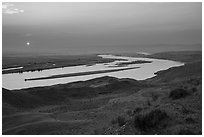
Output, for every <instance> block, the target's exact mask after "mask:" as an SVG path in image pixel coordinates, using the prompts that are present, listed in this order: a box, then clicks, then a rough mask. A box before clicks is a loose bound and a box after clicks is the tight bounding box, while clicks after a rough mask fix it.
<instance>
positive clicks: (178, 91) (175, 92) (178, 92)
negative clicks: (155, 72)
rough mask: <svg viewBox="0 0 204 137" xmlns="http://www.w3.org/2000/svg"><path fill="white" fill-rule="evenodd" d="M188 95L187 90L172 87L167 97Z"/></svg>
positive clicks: (173, 97) (174, 97)
mask: <svg viewBox="0 0 204 137" xmlns="http://www.w3.org/2000/svg"><path fill="white" fill-rule="evenodd" d="M187 95H189V93H188V91H187V90H185V89H182V88H177V89H174V90H172V91H171V92H170V94H169V97H170V98H172V99H180V98H183V97H186V96H187Z"/></svg>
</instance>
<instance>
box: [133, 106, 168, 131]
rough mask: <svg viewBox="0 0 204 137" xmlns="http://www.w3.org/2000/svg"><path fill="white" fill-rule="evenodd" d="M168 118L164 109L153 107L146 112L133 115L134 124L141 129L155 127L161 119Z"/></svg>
mask: <svg viewBox="0 0 204 137" xmlns="http://www.w3.org/2000/svg"><path fill="white" fill-rule="evenodd" d="M167 118H168V115H167V113H166V112H165V111H162V110H160V109H155V110H152V111H150V112H149V113H146V114H141V113H140V114H138V115H135V118H134V125H135V128H139V129H140V130H142V131H146V130H148V129H150V128H155V127H157V126H158V125H159V124H160V122H161V121H163V120H165V119H167Z"/></svg>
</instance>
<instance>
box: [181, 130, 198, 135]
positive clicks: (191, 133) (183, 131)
mask: <svg viewBox="0 0 204 137" xmlns="http://www.w3.org/2000/svg"><path fill="white" fill-rule="evenodd" d="M178 134H179V135H195V133H193V132H192V131H191V130H189V129H181V130H180V131H179V133H178Z"/></svg>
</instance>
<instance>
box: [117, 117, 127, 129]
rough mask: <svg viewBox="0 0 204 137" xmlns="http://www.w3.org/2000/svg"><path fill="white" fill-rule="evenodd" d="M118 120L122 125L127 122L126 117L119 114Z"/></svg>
mask: <svg viewBox="0 0 204 137" xmlns="http://www.w3.org/2000/svg"><path fill="white" fill-rule="evenodd" d="M117 121H118V125H119V126H120V127H121V126H123V125H124V124H125V117H123V116H118V118H117Z"/></svg>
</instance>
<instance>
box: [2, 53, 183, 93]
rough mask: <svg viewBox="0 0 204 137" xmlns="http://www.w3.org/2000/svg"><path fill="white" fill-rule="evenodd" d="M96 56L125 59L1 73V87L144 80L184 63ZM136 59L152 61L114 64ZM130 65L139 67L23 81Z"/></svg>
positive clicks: (16, 87) (128, 66)
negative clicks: (106, 78) (109, 78)
mask: <svg viewBox="0 0 204 137" xmlns="http://www.w3.org/2000/svg"><path fill="white" fill-rule="evenodd" d="M98 56H100V57H103V58H111V59H125V60H117V61H114V62H111V63H100V64H95V65H92V66H87V65H80V66H72V67H64V68H55V69H47V70H43V71H40V72H38V71H35V72H23V73H10V74H3V75H2V87H3V88H6V89H10V90H14V89H23V88H31V87H40V86H51V85H56V84H64V83H70V82H75V81H84V80H89V79H93V78H97V77H102V76H112V77H117V78H132V79H135V80H145V79H147V78H151V77H154V76H155V74H154V73H155V72H158V71H160V70H166V69H168V68H171V67H176V66H182V65H184V63H181V62H176V61H171V60H162V59H153V58H136V57H124V56H115V55H98ZM138 60H145V61H152V62H151V63H143V64H129V65H127V66H117V65H116V64H118V63H122V62H133V61H138ZM130 67H139V68H135V69H128V70H123V71H115V72H108V73H101V74H91V75H84V76H73V77H63V78H54V79H43V80H42V79H41V80H33V81H32V80H31V81H25V79H33V78H40V77H49V76H52V75H61V74H71V73H81V72H89V71H100V70H112V69H122V68H130Z"/></svg>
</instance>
